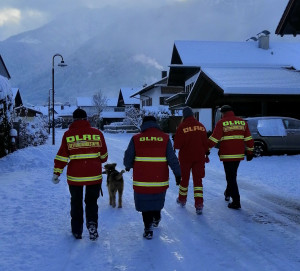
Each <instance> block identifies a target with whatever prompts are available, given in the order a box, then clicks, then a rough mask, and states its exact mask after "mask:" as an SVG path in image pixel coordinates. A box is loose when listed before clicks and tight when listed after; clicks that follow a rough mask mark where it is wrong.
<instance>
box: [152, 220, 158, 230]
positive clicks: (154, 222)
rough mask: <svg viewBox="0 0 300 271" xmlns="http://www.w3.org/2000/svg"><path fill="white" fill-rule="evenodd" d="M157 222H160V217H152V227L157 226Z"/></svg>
mask: <svg viewBox="0 0 300 271" xmlns="http://www.w3.org/2000/svg"><path fill="white" fill-rule="evenodd" d="M159 222H160V219H155V218H154V219H153V223H152V226H153V227H154V228H157V227H158V224H159Z"/></svg>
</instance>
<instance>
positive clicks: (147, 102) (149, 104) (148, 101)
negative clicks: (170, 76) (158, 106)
mask: <svg viewBox="0 0 300 271" xmlns="http://www.w3.org/2000/svg"><path fill="white" fill-rule="evenodd" d="M146 105H147V106H151V105H152V98H150V97H149V98H148V99H147V100H146Z"/></svg>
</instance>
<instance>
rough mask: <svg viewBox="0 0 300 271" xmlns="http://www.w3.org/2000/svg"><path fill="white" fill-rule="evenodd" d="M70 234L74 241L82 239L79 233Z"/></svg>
mask: <svg viewBox="0 0 300 271" xmlns="http://www.w3.org/2000/svg"><path fill="white" fill-rule="evenodd" d="M72 234H73V236H74V237H75V239H82V235H81V233H76V232H73V233H72Z"/></svg>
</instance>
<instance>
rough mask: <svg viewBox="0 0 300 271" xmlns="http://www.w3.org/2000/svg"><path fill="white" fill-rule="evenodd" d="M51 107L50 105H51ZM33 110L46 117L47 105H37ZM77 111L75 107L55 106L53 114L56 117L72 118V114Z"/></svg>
mask: <svg viewBox="0 0 300 271" xmlns="http://www.w3.org/2000/svg"><path fill="white" fill-rule="evenodd" d="M51 107H52V105H51ZM34 109H35V110H38V111H40V112H41V113H42V114H43V115H45V116H48V105H38V106H35V107H34ZM76 109H77V106H76V105H64V106H62V105H55V106H54V112H55V114H57V116H58V117H62V116H72V115H73V112H74V111H75V110H76Z"/></svg>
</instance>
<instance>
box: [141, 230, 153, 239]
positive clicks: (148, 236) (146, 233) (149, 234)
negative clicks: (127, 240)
mask: <svg viewBox="0 0 300 271" xmlns="http://www.w3.org/2000/svg"><path fill="white" fill-rule="evenodd" d="M143 237H144V238H146V239H148V240H151V239H152V237H153V230H152V229H145V230H144V234H143Z"/></svg>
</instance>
